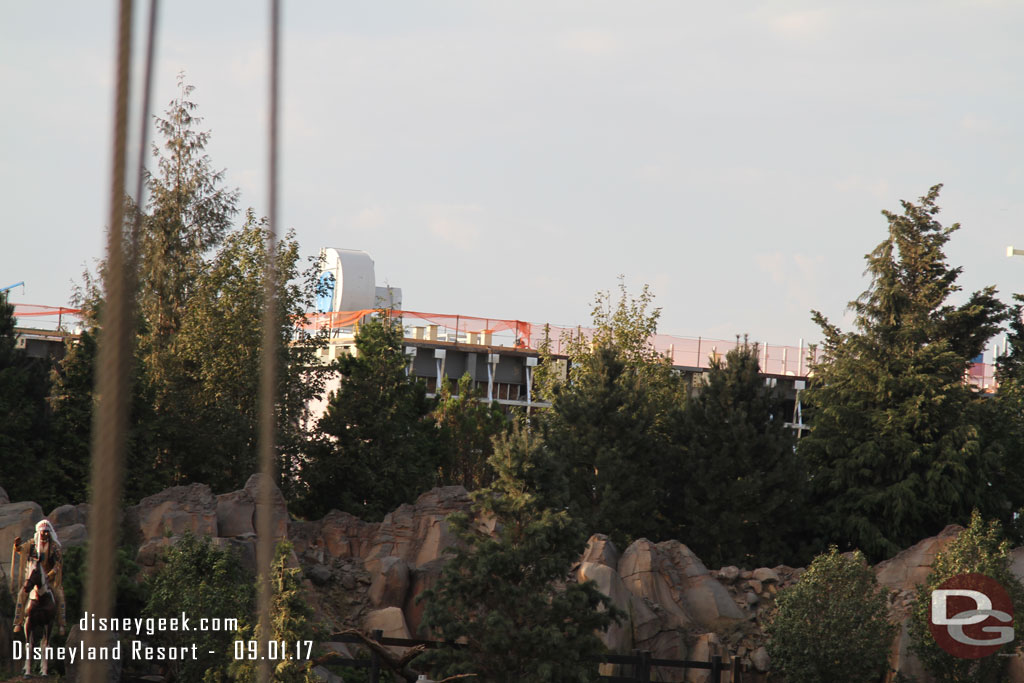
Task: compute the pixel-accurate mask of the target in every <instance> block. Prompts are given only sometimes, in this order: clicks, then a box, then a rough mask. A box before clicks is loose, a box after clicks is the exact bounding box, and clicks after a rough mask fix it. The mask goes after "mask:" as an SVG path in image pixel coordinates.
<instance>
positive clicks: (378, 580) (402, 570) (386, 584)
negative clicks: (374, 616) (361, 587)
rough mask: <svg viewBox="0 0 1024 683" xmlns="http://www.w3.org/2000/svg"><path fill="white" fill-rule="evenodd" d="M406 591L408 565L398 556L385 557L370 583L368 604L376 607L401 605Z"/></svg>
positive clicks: (403, 602)
mask: <svg viewBox="0 0 1024 683" xmlns="http://www.w3.org/2000/svg"><path fill="white" fill-rule="evenodd" d="M408 592H409V565H408V564H407V563H406V561H405V560H403V559H402V558H400V557H385V558H384V559H383V560H382V561H381V563H380V571H379V572H377V574H376V576H374V578H373V583H372V584H370V604H371V605H373V606H374V607H378V608H380V607H401V606H402V605H404V604H405V596H406V594H407V593H408Z"/></svg>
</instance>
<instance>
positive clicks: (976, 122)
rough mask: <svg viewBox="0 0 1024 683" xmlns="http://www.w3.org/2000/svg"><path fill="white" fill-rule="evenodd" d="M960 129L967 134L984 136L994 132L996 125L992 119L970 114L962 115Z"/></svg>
mask: <svg viewBox="0 0 1024 683" xmlns="http://www.w3.org/2000/svg"><path fill="white" fill-rule="evenodd" d="M960 127H961V128H963V129H964V130H966V131H967V132H969V133H981V134H985V133H994V132H996V124H995V123H994V122H993V121H992V119H988V118H985V117H983V116H978V115H977V114H972V113H968V114H964V117H963V118H962V119H960Z"/></svg>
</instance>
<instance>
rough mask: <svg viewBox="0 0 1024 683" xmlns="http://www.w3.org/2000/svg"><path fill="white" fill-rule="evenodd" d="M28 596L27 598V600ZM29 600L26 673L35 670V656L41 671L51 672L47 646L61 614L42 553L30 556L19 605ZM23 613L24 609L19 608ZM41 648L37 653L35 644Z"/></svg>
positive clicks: (26, 613)
mask: <svg viewBox="0 0 1024 683" xmlns="http://www.w3.org/2000/svg"><path fill="white" fill-rule="evenodd" d="M24 596H27V598H28V599H27V601H26V600H24V599H23V598H24ZM23 602H24V603H25V619H24V627H25V668H24V674H25V675H26V676H29V675H31V673H32V660H33V659H38V660H39V666H40V673H41V674H42V675H43V676H47V675H49V671H48V665H49V662H48V661H47V657H46V654H45V653H46V648H47V647H49V645H50V631H51V630H52V627H53V621H54V619H56V617H57V603H56V601H55V599H54V592H53V589H52V587H51V586H49V585H48V583H47V581H46V571H44V567H43V562H42V560H41V559H40V558H38V557H31V556H30V557H29V559H28V566H27V567H26V571H25V583H24V585H22V587H21V590H20V591H19V592H18V605H19V607H20V606H21V604H22V603H23ZM19 614H20V612H19ZM37 647H38V648H41V650H40V655H41V656H38V657H35V656H34V655H35V648H37Z"/></svg>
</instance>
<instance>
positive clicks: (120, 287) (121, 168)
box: [82, 0, 132, 683]
mask: <svg viewBox="0 0 1024 683" xmlns="http://www.w3.org/2000/svg"><path fill="white" fill-rule="evenodd" d="M131 34H132V3H131V0H120V7H119V10H118V26H117V67H116V83H117V94H116V95H115V101H114V140H113V151H112V155H113V158H112V166H111V181H110V225H109V227H108V230H109V232H108V239H107V269H106V273H105V274H104V279H105V287H106V294H107V301H106V305H105V306H104V308H103V312H102V327H101V328H100V333H99V357H98V368H97V369H98V376H97V380H96V395H97V397H98V398H99V402H98V405H97V410H96V412H95V414H94V419H93V427H92V507H91V509H90V513H89V517H90V519H89V522H90V524H89V526H90V529H89V532H90V533H89V536H90V543H89V556H88V562H87V572H86V573H87V576H88V583H87V586H86V595H85V609H86V610H87V611H88V612H89V613H90V614H94V615H96V616H97V617H109V616H110V614H111V611H112V608H113V605H114V591H113V584H114V582H113V578H114V558H115V549H116V544H117V516H118V515H117V513H118V509H117V508H118V505H119V504H120V499H121V470H122V462H123V460H124V448H125V436H126V434H127V415H128V391H129V378H128V373H129V368H130V360H129V359H130V358H131V337H130V332H131V327H130V310H131V302H130V298H129V292H128V290H127V278H126V275H127V273H126V272H125V271H126V269H125V253H124V252H125V250H124V241H123V235H124V205H125V203H124V189H125V166H126V159H125V157H126V149H127V140H126V139H127V137H128V94H129V90H130V82H129V78H130V74H129V62H130V58H131ZM104 638H105V634H103V633H100V632H96V631H86V633H85V644H86V647H99V646H101V645H102V644H103V643H102V639H104ZM82 664H83V674H84V676H83V678H84V680H85V681H86V682H87V683H101V682H102V681H106V680H107V668H108V667H109V666H110V664H109V663H108V662H104V661H100V660H96V661H85V662H83V663H82Z"/></svg>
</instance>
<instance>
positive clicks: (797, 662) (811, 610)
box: [766, 546, 897, 683]
mask: <svg viewBox="0 0 1024 683" xmlns="http://www.w3.org/2000/svg"><path fill="white" fill-rule="evenodd" d="M896 628H897V627H896V626H895V625H894V624H890V623H889V621H888V596H887V591H885V590H883V589H881V588H879V586H878V582H877V580H876V579H875V573H874V571H873V570H872V569H871V567H869V566H868V565H867V562H866V561H865V559H864V556H863V555H862V554H861V553H860V552H854V553H852V554H850V555H849V556H847V555H840V554H839V550H838V549H837V548H836V547H835V546H832V548H830V549H829V552H828V553H825V554H822V555H819V556H818V557H816V558H815V559H814V562H812V563H811V566H810V567H809V568H808V569H807V571H806V572H805V573H804V575H803V576H801V577H800V581H799V582H798V583H797V584H796V585H794V586H792V587H790V588H787V589H785V590H783V591H782V592H781V593H780V594H779V597H778V599H777V601H776V612H775V614H774V616H773V618H772V620H771V621H770V622H769V624H768V625H767V629H766V630H767V632H768V635H769V637H770V640H769V641H768V652H769V654H770V656H771V659H772V665H773V669H775V670H778V671H780V672H782V673H783V674H785V676H786V680H787V681H789V682H790V683H820V681H834V682H835V683H863V682H864V681H874V680H878V679H879V677H880V676H881V675H882V673H883V672H884V670H885V668H886V662H887V659H888V655H889V646H890V644H891V642H892V639H893V637H894V636H895V635H896Z"/></svg>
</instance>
